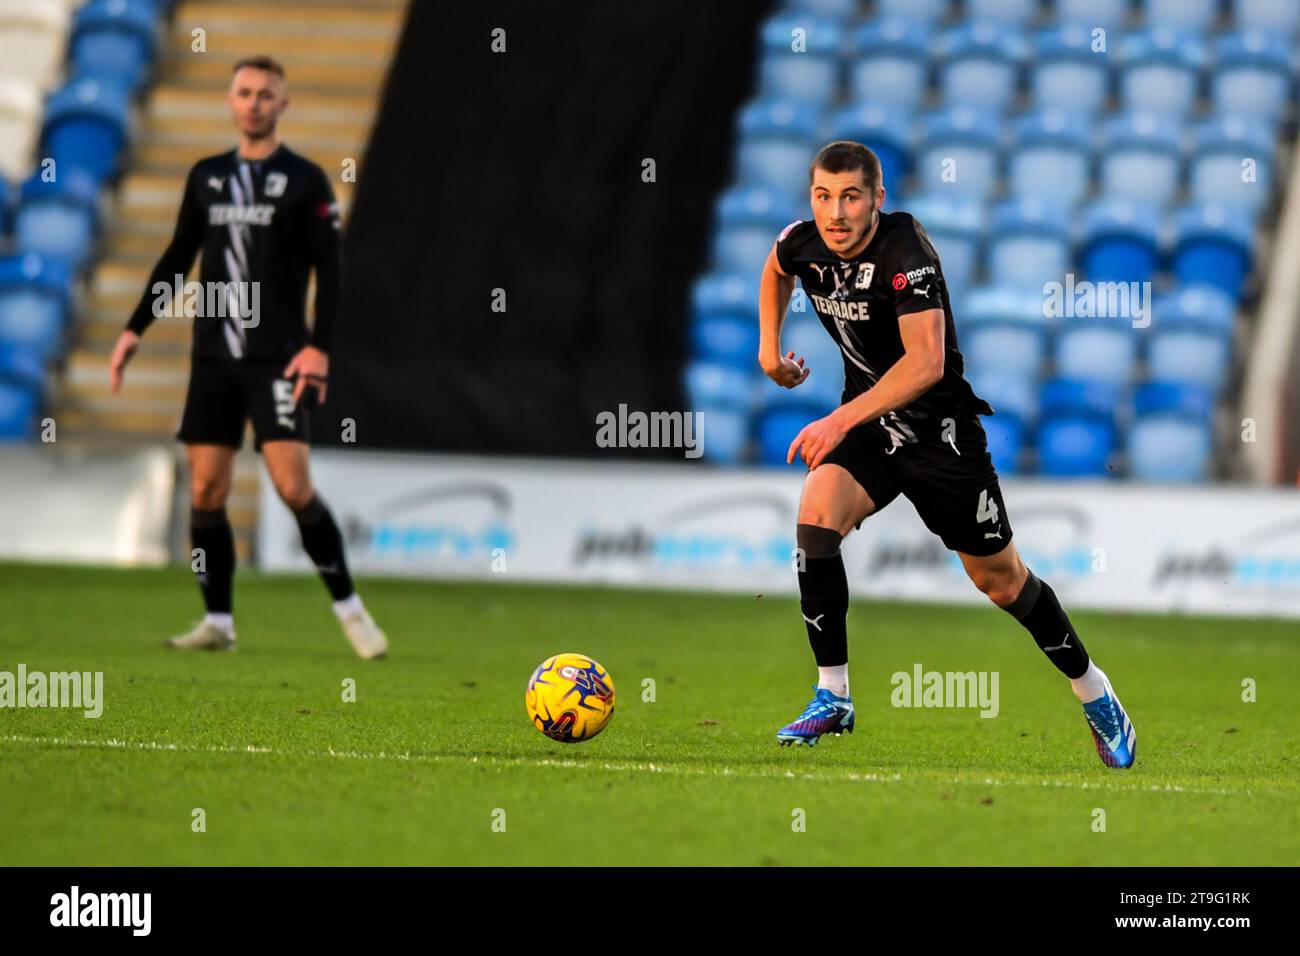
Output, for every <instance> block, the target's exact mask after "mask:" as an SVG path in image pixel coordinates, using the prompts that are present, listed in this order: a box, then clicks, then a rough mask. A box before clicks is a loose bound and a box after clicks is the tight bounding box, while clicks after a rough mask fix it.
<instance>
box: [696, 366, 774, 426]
mask: <svg viewBox="0 0 1300 956" xmlns="http://www.w3.org/2000/svg"><path fill="white" fill-rule="evenodd" d="M755 367H756V368H757V364H755ZM755 384H756V382H755V379H754V376H753V374H752V373H750V372H746V371H742V370H741V369H738V368H733V367H732V366H730V365H724V364H720V363H718V362H709V361H705V360H696V361H693V362H689V363H688V364H687V366H686V396H687V399H688V400H689V401H690V403H691V408H704V407H706V406H708V407H710V408H729V409H732V410H733V411H738V412H742V413H746V414H747V413H749V412H750V411H752V410H753V407H754V395H755Z"/></svg>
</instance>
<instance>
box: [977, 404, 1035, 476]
mask: <svg viewBox="0 0 1300 956" xmlns="http://www.w3.org/2000/svg"><path fill="white" fill-rule="evenodd" d="M983 425H984V434H985V437H986V438H987V439H988V448H989V455H990V456H991V457H992V458H993V467H994V468H995V469H997V473H998V475H999V476H1001V477H1007V476H1009V475H1016V474H1019V473H1020V453H1021V450H1022V449H1023V448H1024V444H1025V426H1024V423H1023V422H1022V421H1021V420H1020V419H1019V418H1017V417H1016V416H1015V415H1012V414H1010V413H1005V412H999V413H998V414H996V415H990V416H988V417H986V418H985V419H984V420H983Z"/></svg>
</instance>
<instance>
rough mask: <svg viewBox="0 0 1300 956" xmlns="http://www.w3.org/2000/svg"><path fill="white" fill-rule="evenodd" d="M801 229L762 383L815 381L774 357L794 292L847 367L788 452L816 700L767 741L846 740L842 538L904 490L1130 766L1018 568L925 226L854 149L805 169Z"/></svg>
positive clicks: (786, 264) (1042, 591) (1105, 757)
mask: <svg viewBox="0 0 1300 956" xmlns="http://www.w3.org/2000/svg"><path fill="white" fill-rule="evenodd" d="M809 183H810V201H811V205H812V211H813V218H812V220H811V221H796V222H794V223H791V224H790V225H789V226H787V227H786V228H785V229H784V230H782V232H781V234H780V235H779V236H778V237H777V240H776V243H775V245H774V246H773V249H772V251H771V253H770V254H769V255H768V259H767V262H766V263H765V265H764V269H763V279H762V286H761V291H760V302H759V323H760V351H759V363H760V365H761V366H762V368H763V371H764V372H765V373H766V374H767V376H768V377H769V378H771V379H772V380H773V381H774V382H776V383H777V384H778V385H781V386H782V387H785V388H797V387H798V386H799V385H800V384H802V383H803V382H804V381H805V380H806V379H807V377H808V375H809V374H811V372H812V370H811V369H809V368H808V367H807V366H806V365H805V362H804V360H803V359H802V358H796V357H795V355H794V353H793V352H789V353H783V352H782V351H781V346H780V332H781V325H782V322H783V319H784V316H785V312H786V309H787V308H788V306H789V302H790V296H791V295H792V294H793V291H794V283H795V281H796V280H797V281H798V282H799V283H800V284H802V285H803V288H804V291H805V293H806V294H807V297H808V301H809V302H810V304H811V305H812V308H813V311H814V312H815V313H816V315H817V317H818V319H819V320H820V321H821V323H822V326H823V327H824V328H825V329H826V331H827V333H828V334H829V335H830V336H831V337H832V338H833V339H834V340H835V343H836V344H837V345H838V346H839V348H840V352H841V354H842V357H843V361H844V393H843V395H842V396H841V404H840V406H839V408H837V409H835V411H833V412H832V413H831V414H829V415H827V416H826V417H825V418H822V419H819V420H817V421H815V422H811V423H809V424H808V425H807V426H806V427H805V428H803V430H802V431H800V432H799V434H798V435H797V436H796V437H795V439H794V441H793V442H792V443H791V445H790V450H789V453H788V460H790V461H793V460H794V457H795V455H796V454H797V455H799V456H800V457H801V458H802V459H803V460H804V462H805V463H806V464H807V465H808V474H807V477H806V478H805V480H804V489H803V496H802V499H801V501H800V505H799V517H798V525H797V528H796V537H797V541H798V545H799V549H800V554H801V565H802V569H801V570H800V571H799V572H798V577H799V593H800V609H801V612H802V615H803V619H804V622H805V625H806V630H807V635H808V639H809V643H810V644H811V646H812V650H813V655H814V657H815V659H816V662H817V670H818V681H817V685H816V686H815V688H814V696H813V699H812V701H811V702H810V703H809V704H808V706H807V707H806V708H805V709H804V710H803V712H802V713H801V714H800V715H799V716H798V717H796V718H795V720H793V721H792V722H790V723H789V724H787V725H786V726H784V727H782V728H781V729H780V730H779V731H778V732H777V739H778V741H780V742H781V743H782V744H783V745H789V744H815V743H816V742H817V741H818V739H819V738H820V737H821V736H822V735H823V734H826V733H832V734H840V733H844V732H852V730H853V728H854V723H855V719H856V718H855V713H854V708H853V701H852V698H851V697H850V695H849V679H848V635H847V627H846V617H847V614H848V598H849V595H848V580H847V576H846V573H845V569H844V562H843V559H842V557H841V555H840V543H841V541H842V539H843V537H844V536H845V535H846V534H848V533H850V532H851V531H852V530H854V529H855V528H858V527H860V526H861V525H862V522H863V521H864V520H865V519H866V518H867V517H869V516H870V515H871V514H874V513H875V512H876V511H879V510H880V509H881V508H884V507H885V506H887V505H888V504H889V503H890V502H892V501H893V500H894V499H895V498H896V497H898V496H899V495H900V494H901V495H903V496H904V497H905V498H907V499H908V500H909V501H911V503H912V505H913V506H914V507H915V508H916V511H917V514H918V515H919V516H920V517H921V520H922V521H924V522H925V525H926V527H927V528H929V529H930V531H931V532H933V533H934V534H936V535H937V536H938V537H939V538H940V539H942V541H943V543H944V545H945V546H946V547H947V548H948V549H949V550H951V551H954V552H956V553H957V554H958V556H959V557H960V559H961V562H962V565H963V566H964V567H965V569H966V572H967V574H968V575H969V576H970V578H971V580H972V582H974V584H975V586H976V587H978V588H979V589H980V590H981V591H982V592H984V594H986V595H987V596H988V597H989V599H990V600H992V601H993V603H994V604H996V605H998V606H999V607H1001V608H1003V609H1004V610H1006V611H1008V612H1009V613H1010V614H1012V615H1013V616H1014V617H1016V618H1017V619H1018V620H1019V621H1020V623H1021V624H1022V625H1023V626H1024V627H1025V628H1026V629H1027V630H1028V631H1029V632H1030V634H1031V635H1032V636H1033V638H1034V641H1035V643H1037V644H1038V646H1039V647H1040V648H1041V649H1042V650H1043V652H1044V653H1045V654H1046V655H1047V657H1048V659H1049V660H1050V661H1051V662H1052V663H1053V664H1054V665H1055V666H1056V667H1057V669H1058V670H1060V671H1061V672H1062V673H1063V674H1064V675H1065V676H1066V677H1067V678H1069V680H1070V686H1071V689H1072V690H1073V691H1074V693H1075V694H1076V696H1077V697H1078V698H1079V700H1080V701H1081V702H1082V704H1083V710H1084V716H1085V718H1086V719H1087V722H1088V725H1089V728H1090V730H1091V732H1092V737H1093V742H1094V745H1095V746H1096V749H1097V752H1098V754H1099V756H1100V757H1101V760H1102V762H1103V763H1104V764H1105V765H1106V766H1108V767H1129V766H1131V765H1132V763H1133V760H1134V757H1135V755H1136V751H1137V734H1136V731H1135V730H1134V728H1133V724H1132V722H1131V721H1130V720H1129V718H1128V715H1127V713H1125V711H1124V709H1123V707H1122V706H1121V704H1120V702H1119V699H1118V697H1117V696H1116V695H1115V692H1114V689H1113V688H1112V687H1111V685H1110V682H1109V680H1108V679H1107V677H1106V675H1105V673H1104V672H1103V671H1101V669H1100V668H1098V667H1097V665H1096V663H1094V662H1093V661H1092V659H1091V658H1090V657H1089V655H1088V652H1087V651H1086V650H1085V649H1084V647H1083V643H1082V641H1081V640H1080V639H1079V635H1078V634H1077V632H1076V631H1075V630H1074V627H1073V625H1072V624H1071V623H1070V619H1069V617H1068V615H1067V614H1066V613H1065V610H1064V609H1063V608H1062V607H1061V604H1060V602H1059V601H1058V600H1057V598H1056V594H1055V593H1054V592H1053V590H1052V588H1051V587H1050V586H1049V585H1047V584H1046V583H1045V582H1043V581H1042V580H1040V579H1039V578H1038V577H1036V576H1035V575H1034V574H1033V572H1032V571H1030V570H1029V569H1028V568H1026V567H1025V565H1024V563H1023V562H1022V561H1021V560H1020V556H1019V554H1018V553H1017V551H1016V547H1015V544H1014V543H1013V542H1012V530H1011V520H1010V517H1009V516H1008V514H1007V508H1006V505H1005V503H1004V502H1003V500H1002V491H1001V489H1000V487H999V485H998V476H997V473H996V471H995V470H994V467H993V461H992V458H991V457H990V455H989V452H988V447H987V441H986V437H985V433H984V428H983V426H982V425H981V424H980V416H981V415H991V414H993V409H992V408H991V407H990V406H989V404H988V403H987V402H985V401H984V400H983V399H981V398H980V397H979V396H978V395H976V394H975V392H974V390H973V389H972V388H971V386H970V384H969V383H968V382H967V381H966V379H965V378H964V377H963V372H964V367H963V361H962V356H961V352H960V351H959V350H958V343H957V334H956V327H955V325H954V322H953V314H952V305H951V302H950V299H949V294H948V288H947V285H946V283H945V282H944V277H943V268H942V265H941V264H940V261H939V255H938V253H937V251H936V250H935V247H934V244H933V243H932V242H931V241H930V237H929V236H928V235H927V234H926V231H925V227H924V226H923V225H922V224H921V223H920V222H918V221H916V220H915V219H914V218H912V216H911V215H910V214H908V213H906V212H901V211H898V212H891V213H886V212H882V211H881V206H882V205H883V203H884V198H885V190H884V186H883V183H882V177H881V169H880V161H879V159H878V158H877V157H876V155H875V154H874V153H873V152H872V151H871V150H869V149H868V148H867V147H865V146H863V145H861V144H860V143H854V142H850V141H838V142H835V143H831V144H829V145H827V146H825V147H823V148H822V150H821V151H820V152H819V153H818V154H817V157H816V158H815V159H814V160H813V162H812V165H811V166H810V169H809Z"/></svg>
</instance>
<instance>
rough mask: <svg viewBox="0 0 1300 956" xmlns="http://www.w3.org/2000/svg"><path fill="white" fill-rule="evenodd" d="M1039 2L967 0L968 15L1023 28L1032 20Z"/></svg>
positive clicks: (977, 18)
mask: <svg viewBox="0 0 1300 956" xmlns="http://www.w3.org/2000/svg"><path fill="white" fill-rule="evenodd" d="M1037 7H1038V0H966V15H967V16H969V17H970V18H971V19H974V20H992V21H995V22H997V23H999V24H1001V25H1003V26H1004V27H1005V26H1008V25H1010V26H1017V27H1018V26H1022V25H1023V24H1024V23H1025V22H1026V21H1028V20H1032V19H1033V17H1034V13H1035V12H1036V9H1037Z"/></svg>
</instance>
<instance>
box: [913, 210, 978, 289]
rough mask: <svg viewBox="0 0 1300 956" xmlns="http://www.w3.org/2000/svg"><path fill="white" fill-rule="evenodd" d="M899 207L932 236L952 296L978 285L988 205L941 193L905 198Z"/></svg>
mask: <svg viewBox="0 0 1300 956" xmlns="http://www.w3.org/2000/svg"><path fill="white" fill-rule="evenodd" d="M899 208H901V209H903V210H906V211H907V212H909V213H911V214H912V216H913V218H915V219H916V220H917V221H918V222H920V223H921V225H922V226H923V227H924V228H925V231H926V233H928V234H929V236H930V240H931V241H932V242H933V243H934V247H935V250H936V251H937V252H938V253H939V261H940V263H941V264H942V266H943V278H944V281H945V282H946V283H947V284H948V293H949V296H950V297H959V296H961V295H962V294H963V293H964V292H965V291H966V290H967V289H968V288H970V287H971V286H972V285H973V284H974V280H975V274H976V272H977V270H978V269H979V251H980V242H981V238H982V236H983V234H984V225H985V223H984V213H985V207H984V204H983V203H981V202H979V201H978V200H975V199H962V198H960V197H957V196H952V195H949V194H945V193H943V191H942V190H940V191H938V192H934V193H927V194H925V195H921V196H916V197H913V198H910V199H904V200H902V202H901V203H900V206H899Z"/></svg>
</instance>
